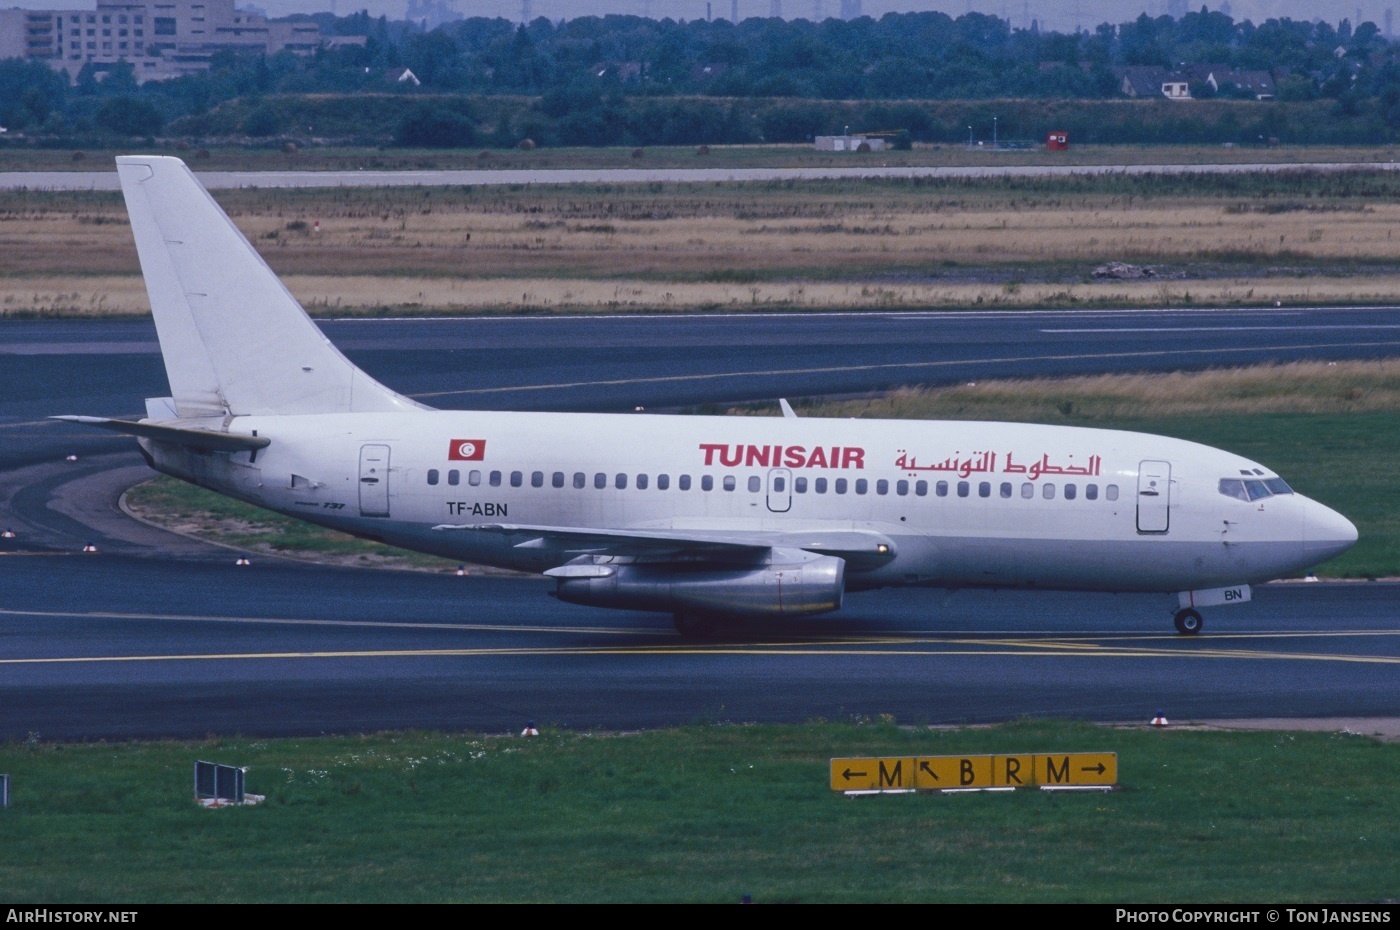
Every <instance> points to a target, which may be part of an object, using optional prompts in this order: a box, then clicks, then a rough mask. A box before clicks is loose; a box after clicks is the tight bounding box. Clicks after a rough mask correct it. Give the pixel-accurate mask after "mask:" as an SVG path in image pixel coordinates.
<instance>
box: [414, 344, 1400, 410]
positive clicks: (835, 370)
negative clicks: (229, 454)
mask: <svg viewBox="0 0 1400 930" xmlns="http://www.w3.org/2000/svg"><path fill="white" fill-rule="evenodd" d="M1397 345H1400V342H1395V341H1384V342H1320V343H1314V344H1311V345H1292V346H1289V345H1285V346H1234V347H1229V348H1225V349H1152V350H1144V351H1140V352H1079V353H1073V354H1068V355H1010V356H1005V357H1002V358H983V359H972V360H968V359H938V360H935V361H923V362H880V363H874V364H869V365H828V366H817V367H813V368H775V369H769V370H766V371H729V372H714V373H702V374H693V375H667V376H664V377H654V378H612V379H608V380H603V381H561V382H557V383H554V384H522V385H515V386H509V387H494V388H463V389H461V390H455V391H426V392H423V393H418V394H413V395H411V396H413V397H452V396H456V395H462V394H504V393H510V392H513V391H541V390H560V389H565V388H580V387H618V386H623V385H629V384H669V383H675V382H690V381H715V380H719V379H721V378H754V377H765V376H767V377H771V376H773V375H818V374H843V373H850V372H856V371H897V370H900V369H910V370H917V369H926V368H948V367H952V366H954V365H978V364H981V365H1009V364H1014V363H1017V362H1069V361H1083V360H1086V359H1109V358H1116V359H1133V358H1159V357H1161V356H1167V355H1206V354H1210V353H1227V352H1228V353H1239V352H1281V351H1295V352H1296V351H1298V350H1300V349H1309V350H1312V349H1348V348H1351V349H1360V348H1367V349H1374V348H1388V347H1393V346H1397Z"/></svg>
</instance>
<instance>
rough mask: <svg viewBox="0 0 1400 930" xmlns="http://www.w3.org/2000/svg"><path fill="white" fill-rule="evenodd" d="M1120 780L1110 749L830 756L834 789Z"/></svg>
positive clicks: (1068, 784) (916, 788) (943, 788)
mask: <svg viewBox="0 0 1400 930" xmlns="http://www.w3.org/2000/svg"><path fill="white" fill-rule="evenodd" d="M1116 784H1118V754H1117V753H1113V752H1038V753H1014V754H1010V755H987V756H982V755H979V756H890V757H885V758H880V757H871V758H855V759H832V760H831V790H832V791H949V790H972V789H979V788H983V789H985V788H1090V787H1107V786H1111V785H1116Z"/></svg>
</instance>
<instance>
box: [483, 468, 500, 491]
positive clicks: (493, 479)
mask: <svg viewBox="0 0 1400 930" xmlns="http://www.w3.org/2000/svg"><path fill="white" fill-rule="evenodd" d="M486 483H487V484H489V485H491V487H493V488H499V487H500V486H501V473H500V472H498V471H493V472H491V474H490V476H489V477H488V478H487V479H486Z"/></svg>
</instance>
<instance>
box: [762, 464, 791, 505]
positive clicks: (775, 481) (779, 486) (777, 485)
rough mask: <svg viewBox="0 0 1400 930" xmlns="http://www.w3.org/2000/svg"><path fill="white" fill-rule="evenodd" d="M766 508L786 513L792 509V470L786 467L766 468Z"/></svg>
mask: <svg viewBox="0 0 1400 930" xmlns="http://www.w3.org/2000/svg"><path fill="white" fill-rule="evenodd" d="M768 509H769V510H771V511H773V512H774V513H787V512H788V511H789V510H791V509H792V472H791V471H790V470H788V469H786V468H770V469H768Z"/></svg>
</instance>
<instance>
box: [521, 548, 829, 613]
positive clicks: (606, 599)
mask: <svg viewBox="0 0 1400 930" xmlns="http://www.w3.org/2000/svg"><path fill="white" fill-rule="evenodd" d="M545 574H546V575H548V576H550V577H551V578H554V579H555V580H556V581H557V582H558V583H559V587H558V589H557V590H556V591H555V592H554V596H555V597H557V598H559V600H561V601H568V602H569V603H572V604H586V605H589V606H592V607H619V608H622V609H624V610H657V611H667V612H673V613H681V612H684V611H702V612H708V613H715V614H725V615H748V616H763V617H802V616H809V615H811V614H821V613H826V612H827V611H832V610H837V609H839V608H840V607H841V599H842V596H843V595H844V593H845V587H846V562H845V560H844V559H840V558H837V557H836V556H831V555H817V554H815V553H812V552H807V551H805V550H803V549H777V548H775V549H768V550H764V551H763V552H762V553H761V554H760V555H758V556H757V557H756V558H755V559H753V560H752V561H742V560H741V561H735V562H732V563H725V562H719V561H716V560H715V559H714V558H713V557H711V558H707V559H705V560H704V561H696V562H685V561H628V560H624V559H620V558H617V557H611V556H584V557H582V558H579V559H575V560H574V561H572V562H569V563H568V564H566V565H561V566H559V567H558V568H552V569H550V570H549V571H547V572H545Z"/></svg>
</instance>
